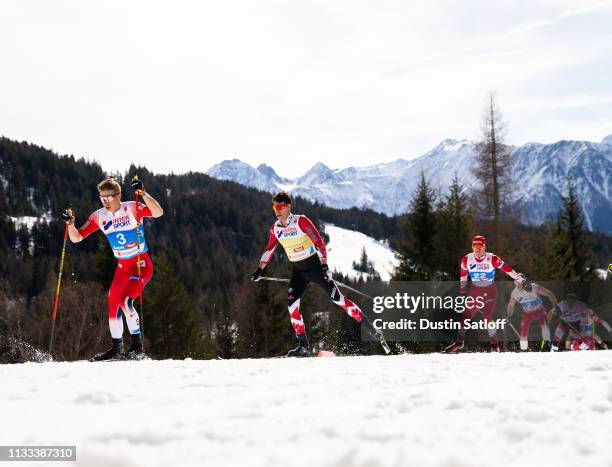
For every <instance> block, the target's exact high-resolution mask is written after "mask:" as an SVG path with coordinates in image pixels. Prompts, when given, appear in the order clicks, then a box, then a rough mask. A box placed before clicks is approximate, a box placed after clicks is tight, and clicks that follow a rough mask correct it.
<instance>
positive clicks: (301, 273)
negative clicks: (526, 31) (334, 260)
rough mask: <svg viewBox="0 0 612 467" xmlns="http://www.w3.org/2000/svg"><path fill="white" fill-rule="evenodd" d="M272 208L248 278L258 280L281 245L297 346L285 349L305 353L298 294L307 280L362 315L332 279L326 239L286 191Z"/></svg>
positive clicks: (299, 354) (348, 310) (292, 353)
mask: <svg viewBox="0 0 612 467" xmlns="http://www.w3.org/2000/svg"><path fill="white" fill-rule="evenodd" d="M272 208H273V209H274V212H275V214H276V219H277V221H276V222H275V223H274V224H272V227H271V228H270V237H269V240H268V244H267V245H266V247H265V249H264V252H263V254H262V256H261V260H260V262H259V266H258V268H257V269H256V270H255V271H254V272H253V273H252V274H251V276H250V277H251V280H252V281H253V282H256V281H258V280H259V277H260V276H261V274H262V272H263V270H264V268H265V267H266V265H267V264H268V263H269V262H270V260H271V259H272V255H273V254H274V251H275V250H276V248H277V247H278V245H279V244H280V245H282V247H283V248H284V250H285V253H286V254H287V258H288V259H289V261H290V262H291V264H292V269H291V271H292V272H291V280H290V282H289V290H288V294H287V300H288V306H289V317H290V319H291V325H292V326H293V329H294V330H295V335H296V337H297V340H298V346H297V347H296V348H295V349H293V350H290V351H289V352H288V353H287V356H288V357H307V356H308V339H307V337H306V329H305V327H304V320H303V319H302V315H301V313H300V298H301V297H302V294H303V293H304V291H305V290H306V286H307V285H308V283H309V282H313V283H315V284H317V285H318V286H319V287H321V288H322V289H323V290H324V291H325V293H326V294H327V295H328V296H329V297H331V300H332V302H334V303H335V304H336V305H339V306H341V307H342V308H343V309H344V311H346V313H347V314H348V315H349V316H350V317H351V318H353V319H354V320H355V321H357V322H358V323H361V322H362V320H363V318H364V315H363V314H362V312H361V310H360V309H359V307H358V306H357V305H356V304H355V303H353V302H352V301H351V300H350V299H349V298H347V297H345V296H344V295H343V294H342V292H340V289H338V286H337V285H336V283H335V282H334V281H333V279H332V272H331V271H330V270H329V266H328V265H327V251H326V249H325V242H324V241H323V239H322V238H321V235H319V232H318V231H317V229H316V227H315V226H314V224H313V223H312V221H311V220H310V219H308V217H306V216H304V215H300V214H292V213H291V198H290V196H289V195H288V194H287V193H285V192H280V193H277V194H275V195H274V196H273V197H272ZM364 325H365V326H366V328H365V330H366V331H367V332H369V333H370V334H371V335H373V336H374V337H376V338H378V339H380V337H381V334H380V332H376V331H374V330H373V329H370V328H368V325H369V323H368V322H367V321H366V322H365V323H364Z"/></svg>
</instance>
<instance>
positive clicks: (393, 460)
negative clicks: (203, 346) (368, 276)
mask: <svg viewBox="0 0 612 467" xmlns="http://www.w3.org/2000/svg"><path fill="white" fill-rule="evenodd" d="M611 356H612V354H611V353H609V352H605V351H600V352H576V353H559V354H549V353H530V354H514V353H507V354H462V355H441V354H430V355H403V356H393V357H376V356H374V357H340V358H311V359H262V360H223V361H219V360H209V361H190V360H186V361H172V360H166V361H142V362H110V363H87V362H75V363H44V364H35V363H28V364H22V365H3V366H0V381H1V382H2V383H1V385H0V396H1V399H0V400H2V401H3V404H2V411H1V413H2V421H3V423H2V424H1V425H0V426H1V429H0V438H1V440H2V442H1V443H0V444H4V445H7V444H17V445H33V444H45V445H46V444H63V445H66V444H68V445H70V444H76V445H77V458H78V462H77V464H76V465H79V466H87V467H95V466H104V467H107V466H113V467H121V466H141V465H143V466H168V465H181V466H192V465H193V466H196V465H210V466H261V467H264V466H266V467H270V466H283V467H290V466H304V465H311V466H330V467H331V466H334V467H345V466H363V467H366V466H367V467H378V466H452V467H461V466H470V467H473V466H490V465H492V464H493V465H498V466H527V465H555V466H556V467H558V466H564V465H572V466H575V465H581V466H598V467H602V466H603V467H608V466H611V467H612V455H611V453H612V448H611V446H610V440H612V422H611V421H612V359H611ZM21 465H25V464H21ZM33 465H36V464H33ZM40 465H46V466H48V465H49V464H48V463H47V464H43V463H40ZM54 465H62V464H61V463H54ZM64 465H72V466H74V465H75V464H74V463H66V464H64Z"/></svg>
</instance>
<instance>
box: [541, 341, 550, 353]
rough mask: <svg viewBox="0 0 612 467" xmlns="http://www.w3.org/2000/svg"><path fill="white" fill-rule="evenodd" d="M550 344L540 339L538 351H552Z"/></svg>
mask: <svg viewBox="0 0 612 467" xmlns="http://www.w3.org/2000/svg"><path fill="white" fill-rule="evenodd" d="M552 351H553V350H552V344H551V343H550V341H542V344H541V345H540V352H552Z"/></svg>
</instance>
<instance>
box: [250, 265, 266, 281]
mask: <svg viewBox="0 0 612 467" xmlns="http://www.w3.org/2000/svg"><path fill="white" fill-rule="evenodd" d="M262 272H263V269H261V268H257V269H255V271H253V272H252V273H251V275H250V276H249V277H250V278H251V282H257V281H258V280H259V276H261V273H262Z"/></svg>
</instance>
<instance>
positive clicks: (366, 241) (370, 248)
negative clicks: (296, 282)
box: [325, 224, 398, 281]
mask: <svg viewBox="0 0 612 467" xmlns="http://www.w3.org/2000/svg"><path fill="white" fill-rule="evenodd" d="M325 233H327V235H329V243H328V244H327V252H328V255H327V256H328V260H329V267H330V268H331V269H332V270H335V271H338V272H341V273H342V274H344V275H347V276H349V277H351V278H353V279H358V278H359V277H361V276H362V275H364V273H362V272H360V271H356V270H355V269H353V261H355V262H356V263H359V261H360V260H361V250H362V249H363V248H365V250H366V254H367V255H368V260H370V261H372V263H373V265H374V269H376V271H377V272H378V273H379V274H380V278H381V279H382V280H383V281H388V280H390V279H391V272H392V271H393V269H394V268H395V267H396V266H397V264H398V260H397V258H396V257H395V252H394V251H393V250H392V249H391V248H389V247H388V246H385V245H383V244H382V243H381V242H379V241H377V240H376V239H374V238H372V237H370V236H368V235H365V234H363V233H361V232H357V231H355V230H348V229H343V228H342V227H336V226H335V225H333V224H325Z"/></svg>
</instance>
